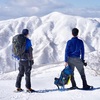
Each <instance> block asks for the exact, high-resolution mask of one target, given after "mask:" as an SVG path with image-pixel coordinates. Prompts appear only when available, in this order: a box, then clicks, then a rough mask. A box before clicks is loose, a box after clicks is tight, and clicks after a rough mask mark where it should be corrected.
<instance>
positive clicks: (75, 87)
mask: <svg viewBox="0 0 100 100" xmlns="http://www.w3.org/2000/svg"><path fill="white" fill-rule="evenodd" d="M69 89H70V90H74V89H78V87H77V86H72V87H70V88H69Z"/></svg>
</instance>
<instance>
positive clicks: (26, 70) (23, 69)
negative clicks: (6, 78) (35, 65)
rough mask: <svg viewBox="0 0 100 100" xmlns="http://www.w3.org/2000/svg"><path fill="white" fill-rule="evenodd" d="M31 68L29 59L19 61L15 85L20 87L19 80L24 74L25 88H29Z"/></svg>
mask: <svg viewBox="0 0 100 100" xmlns="http://www.w3.org/2000/svg"><path fill="white" fill-rule="evenodd" d="M31 68H32V66H30V64H29V61H19V73H18V76H17V80H16V87H17V88H21V80H22V77H23V76H24V74H25V80H26V88H28V89H29V88H31V79H30V75H31Z"/></svg>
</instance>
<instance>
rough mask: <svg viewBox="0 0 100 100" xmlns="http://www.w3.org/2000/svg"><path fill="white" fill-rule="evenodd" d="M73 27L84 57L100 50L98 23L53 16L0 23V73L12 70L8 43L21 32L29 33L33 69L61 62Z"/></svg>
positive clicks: (70, 17)
mask: <svg viewBox="0 0 100 100" xmlns="http://www.w3.org/2000/svg"><path fill="white" fill-rule="evenodd" d="M74 27H77V28H78V29H79V30H80V32H79V38H81V39H82V40H83V41H84V44H85V49H86V56H87V53H88V55H89V53H92V52H94V53H95V54H96V52H97V51H99V50H100V45H99V44H100V19H96V18H94V19H93V18H82V17H79V16H70V15H65V14H62V13H58V12H53V13H51V14H48V15H46V16H43V17H41V18H39V17H36V16H33V17H25V18H19V19H12V20H6V21H0V65H1V66H0V72H5V71H10V70H14V67H15V61H14V58H12V52H11V41H12V37H13V36H14V35H15V34H18V33H21V31H22V29H23V28H28V29H29V30H30V37H31V39H32V44H33V48H34V60H35V65H36V64H47V63H54V62H58V61H64V51H65V46H66V42H67V40H68V39H70V38H71V37H72V36H71V30H72V28H74ZM88 57H89V56H87V58H88ZM94 59H95V58H94ZM92 61H93V60H92ZM17 67H18V66H17Z"/></svg>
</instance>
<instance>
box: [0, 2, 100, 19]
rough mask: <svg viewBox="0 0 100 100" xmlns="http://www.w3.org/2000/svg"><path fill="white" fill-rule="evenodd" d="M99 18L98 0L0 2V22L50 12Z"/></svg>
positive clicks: (99, 4)
mask: <svg viewBox="0 0 100 100" xmlns="http://www.w3.org/2000/svg"><path fill="white" fill-rule="evenodd" d="M54 11H57V12H62V13H65V14H68V15H76V16H82V17H99V18H100V0H0V20H5V19H12V18H18V17H23V16H24V17H25V16H34V15H35V16H44V15H46V14H48V13H51V12H54Z"/></svg>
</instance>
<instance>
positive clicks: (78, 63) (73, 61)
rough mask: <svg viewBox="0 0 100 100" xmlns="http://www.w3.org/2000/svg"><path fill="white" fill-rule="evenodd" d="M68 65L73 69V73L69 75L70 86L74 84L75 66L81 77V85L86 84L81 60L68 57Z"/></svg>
mask: <svg viewBox="0 0 100 100" xmlns="http://www.w3.org/2000/svg"><path fill="white" fill-rule="evenodd" d="M68 65H69V66H70V67H71V68H72V70H73V74H72V76H71V83H72V86H73V87H74V86H76V82H75V79H74V69H75V67H76V69H77V70H78V72H79V74H80V76H81V79H82V83H83V87H85V86H86V85H87V81H86V76H85V72H84V66H83V62H82V60H81V59H80V58H71V57H70V58H69V59H68Z"/></svg>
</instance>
